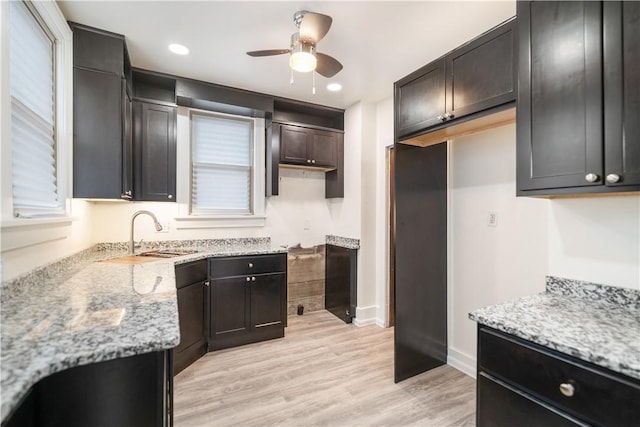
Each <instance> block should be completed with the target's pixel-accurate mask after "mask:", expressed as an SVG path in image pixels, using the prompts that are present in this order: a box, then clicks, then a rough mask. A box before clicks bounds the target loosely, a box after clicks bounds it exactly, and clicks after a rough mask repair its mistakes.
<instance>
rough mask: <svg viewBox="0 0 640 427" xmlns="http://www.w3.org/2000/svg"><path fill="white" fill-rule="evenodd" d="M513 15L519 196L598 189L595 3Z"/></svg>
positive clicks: (526, 6) (524, 8) (538, 5)
mask: <svg viewBox="0 0 640 427" xmlns="http://www.w3.org/2000/svg"><path fill="white" fill-rule="evenodd" d="M517 11H518V27H519V37H520V39H519V61H518V69H519V89H518V104H517V109H518V114H517V187H518V190H519V191H522V190H533V189H553V188H563V187H581V186H593V185H601V184H602V170H603V153H602V145H603V144H602V143H603V141H602V114H603V112H602V71H601V67H602V46H601V4H600V3H599V2H569V1H566V2H561V1H559V2H542V1H534V2H524V1H523V2H518V4H517ZM591 174H593V175H595V178H596V179H595V180H593V182H591V180H589V178H588V177H587V176H588V175H589V176H593V175H591Z"/></svg>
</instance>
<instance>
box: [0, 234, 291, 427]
mask: <svg viewBox="0 0 640 427" xmlns="http://www.w3.org/2000/svg"><path fill="white" fill-rule="evenodd" d="M168 247H170V248H176V247H180V248H184V249H187V248H188V249H194V250H197V251H198V252H197V253H195V254H192V255H186V256H181V257H176V258H170V259H162V260H158V261H153V262H147V263H144V264H139V265H125V264H114V263H104V262H99V261H101V260H105V259H109V258H114V257H118V256H123V255H126V245H125V244H122V243H116V244H98V245H96V246H94V247H92V248H90V249H87V250H85V251H82V252H79V253H77V254H75V255H72V256H70V257H67V258H65V259H62V260H60V261H58V262H55V263H52V264H49V265H47V266H44V267H41V268H38V269H36V270H34V271H33V272H31V273H28V274H25V275H23V276H21V277H18V278H16V279H13V280H11V281H8V282H3V283H2V287H1V288H0V290H1V291H2V295H1V306H0V321H1V335H2V339H1V349H2V354H1V358H0V365H1V377H0V388H1V390H2V402H1V405H0V412H1V416H0V419H2V420H3V421H4V419H5V418H6V416H7V415H8V414H9V413H10V411H11V410H12V409H13V408H14V407H15V406H16V405H17V404H18V403H19V401H20V399H21V398H22V397H23V396H24V395H25V393H26V392H27V391H28V390H29V388H30V387H31V386H33V385H34V384H35V383H36V382H38V381H39V380H41V379H42V378H44V377H46V376H48V375H51V374H53V373H55V372H59V371H62V370H64V369H68V368H72V367H75V366H80V365H86V364H89V363H96V362H101V361H106V360H111V359H116V358H122V357H127V356H133V355H136V354H143V353H148V352H153V351H160V350H166V349H170V348H173V347H175V346H176V345H177V344H178V343H179V341H180V331H179V324H178V307H177V300H176V285H175V273H174V265H176V264H181V263H186V262H190V261H195V260H198V259H204V258H210V257H218V256H235V255H255V254H264V253H280V252H286V249H282V248H272V247H271V245H270V240H269V239H268V238H258V239H253V238H252V239H218V240H190V241H169V242H149V243H147V244H146V245H145V247H144V248H142V249H139V250H138V252H142V251H145V250H151V249H158V248H168Z"/></svg>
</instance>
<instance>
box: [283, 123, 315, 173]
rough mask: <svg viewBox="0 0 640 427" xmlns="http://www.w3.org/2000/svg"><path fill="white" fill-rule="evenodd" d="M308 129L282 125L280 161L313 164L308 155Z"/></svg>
mask: <svg viewBox="0 0 640 427" xmlns="http://www.w3.org/2000/svg"><path fill="white" fill-rule="evenodd" d="M308 140H309V131H308V129H305V128H301V127H297V126H287V125H282V126H281V128H280V161H281V162H283V163H294V164H305V165H306V164H307V163H311V159H310V158H309V154H308V153H307V144H308Z"/></svg>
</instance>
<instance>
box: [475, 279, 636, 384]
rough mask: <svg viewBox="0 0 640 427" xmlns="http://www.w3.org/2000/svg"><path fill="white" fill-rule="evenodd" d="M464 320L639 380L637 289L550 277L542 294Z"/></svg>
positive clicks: (493, 307) (476, 313) (499, 305)
mask: <svg viewBox="0 0 640 427" xmlns="http://www.w3.org/2000/svg"><path fill="white" fill-rule="evenodd" d="M469 318H470V319H471V320H475V321H476V322H478V323H480V324H482V325H486V326H489V327H491V328H494V329H497V330H500V331H503V332H506V333H508V334H511V335H515V336H517V337H520V338H523V339H525V340H528V341H532V342H534V343H536V344H540V345H543V346H545V347H548V348H551V349H553V350H557V351H559V352H562V353H565V354H568V355H570V356H574V357H576V358H578V359H582V360H585V361H587V362H591V363H593V364H595V365H599V366H602V367H604V368H608V369H610V370H612V371H615V372H619V373H621V374H624V375H627V376H629V377H633V378H636V379H640V291H637V290H632V289H624V288H616V287H610V286H603V285H598V284H595V283H590V282H582V281H578V280H571V279H563V278H558V277H551V276H549V277H547V286H546V292H544V293H541V294H537V295H533V296H529V297H525V298H520V299H518V300H515V301H511V302H506V303H503V304H497V305H493V306H489V307H485V308H481V309H479V310H476V311H474V312H472V313H470V314H469Z"/></svg>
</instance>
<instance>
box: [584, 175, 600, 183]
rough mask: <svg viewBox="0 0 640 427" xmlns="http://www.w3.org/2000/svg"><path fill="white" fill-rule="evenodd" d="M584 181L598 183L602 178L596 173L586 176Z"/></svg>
mask: <svg viewBox="0 0 640 427" xmlns="http://www.w3.org/2000/svg"><path fill="white" fill-rule="evenodd" d="M584 179H586V180H587V182H596V181H597V180H599V179H600V177H599V176H598V175H597V174H595V173H588V174H586V175H585V177H584Z"/></svg>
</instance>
